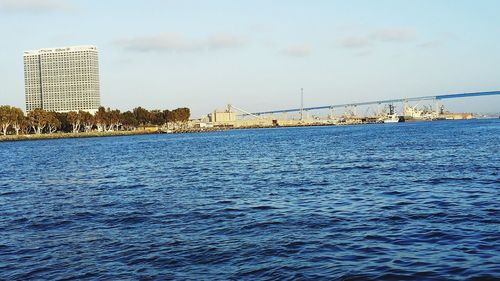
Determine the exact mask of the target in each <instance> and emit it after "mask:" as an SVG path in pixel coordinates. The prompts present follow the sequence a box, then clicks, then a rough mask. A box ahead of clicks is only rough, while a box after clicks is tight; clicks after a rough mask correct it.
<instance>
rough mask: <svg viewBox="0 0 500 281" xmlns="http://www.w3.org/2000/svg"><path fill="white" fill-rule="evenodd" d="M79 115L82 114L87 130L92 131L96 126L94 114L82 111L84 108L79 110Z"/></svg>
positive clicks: (82, 120) (84, 126)
mask: <svg viewBox="0 0 500 281" xmlns="http://www.w3.org/2000/svg"><path fill="white" fill-rule="evenodd" d="M78 115H80V118H81V122H82V125H83V128H84V130H85V132H90V131H92V128H93V127H94V124H95V118H94V116H92V114H90V113H88V112H87V111H82V110H80V111H79V112H78Z"/></svg>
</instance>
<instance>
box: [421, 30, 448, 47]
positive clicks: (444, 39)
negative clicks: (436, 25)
mask: <svg viewBox="0 0 500 281" xmlns="http://www.w3.org/2000/svg"><path fill="white" fill-rule="evenodd" d="M456 39H457V36H456V35H455V34H453V33H449V32H445V33H441V34H439V35H438V36H437V38H435V39H434V40H429V41H425V42H422V43H420V44H417V47H419V48H423V49H431V48H438V47H440V46H442V45H445V44H447V43H449V42H450V41H453V40H456Z"/></svg>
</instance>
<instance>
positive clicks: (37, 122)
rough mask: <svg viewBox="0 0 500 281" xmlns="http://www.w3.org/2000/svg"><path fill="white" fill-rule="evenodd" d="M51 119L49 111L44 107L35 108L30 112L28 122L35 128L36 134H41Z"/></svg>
mask: <svg viewBox="0 0 500 281" xmlns="http://www.w3.org/2000/svg"><path fill="white" fill-rule="evenodd" d="M48 119H49V115H48V113H47V111H45V110H43V109H39V108H37V109H35V110H33V111H31V112H30V113H28V120H29V121H28V122H29V124H30V126H31V128H33V131H34V132H35V134H37V135H39V134H41V133H42V131H43V130H44V129H45V127H46V126H47V123H48V121H49V120H48Z"/></svg>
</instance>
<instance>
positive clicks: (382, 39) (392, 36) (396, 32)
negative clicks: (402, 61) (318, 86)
mask: <svg viewBox="0 0 500 281" xmlns="http://www.w3.org/2000/svg"><path fill="white" fill-rule="evenodd" d="M416 37H417V35H416V31H415V30H414V29H410V28H397V27H396V28H385V29H378V30H374V31H372V32H369V33H367V34H364V35H349V36H346V37H343V38H340V39H339V40H338V46H340V47H341V48H344V49H350V50H354V51H356V55H357V56H367V55H370V54H371V53H373V48H375V47H376V46H377V45H379V44H384V43H385V44H388V43H393V44H394V43H400V44H402V43H409V42H412V41H414V40H415V39H416ZM360 50H361V51H360Z"/></svg>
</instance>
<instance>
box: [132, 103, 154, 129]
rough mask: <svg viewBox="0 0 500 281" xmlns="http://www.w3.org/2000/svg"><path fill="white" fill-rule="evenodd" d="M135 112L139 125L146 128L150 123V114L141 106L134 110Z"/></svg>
mask: <svg viewBox="0 0 500 281" xmlns="http://www.w3.org/2000/svg"><path fill="white" fill-rule="evenodd" d="M133 112H134V116H135V119H136V120H137V122H139V125H141V126H145V125H146V124H148V123H149V121H150V120H149V119H150V114H149V111H148V110H147V109H144V108H142V107H140V106H139V107H137V108H134V110H133Z"/></svg>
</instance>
